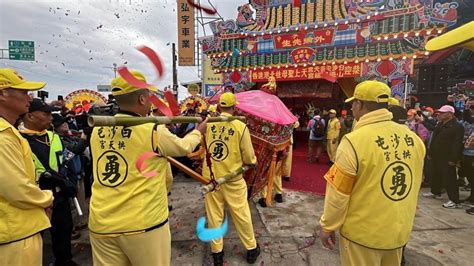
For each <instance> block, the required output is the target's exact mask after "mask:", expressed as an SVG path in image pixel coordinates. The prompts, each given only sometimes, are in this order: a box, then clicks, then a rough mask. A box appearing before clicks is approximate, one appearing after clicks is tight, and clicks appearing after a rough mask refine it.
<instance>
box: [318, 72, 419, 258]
mask: <svg viewBox="0 0 474 266" xmlns="http://www.w3.org/2000/svg"><path fill="white" fill-rule="evenodd" d="M390 94H391V92H390V88H389V87H388V86H387V85H386V84H384V83H381V82H378V81H365V82H362V83H360V84H359V85H357V87H356V89H355V92H354V97H352V98H350V99H348V100H347V102H352V111H353V113H354V117H355V118H356V119H357V121H358V123H357V125H356V126H355V128H354V131H353V132H351V133H349V134H347V135H345V136H344V137H343V139H342V140H341V143H340V145H339V148H338V150H337V154H336V161H335V163H334V165H333V166H332V168H331V169H330V170H329V172H328V173H327V174H326V175H325V176H324V178H325V179H326V181H327V187H326V197H325V203H324V213H323V215H322V216H321V220H320V225H321V232H320V239H321V242H322V244H323V245H324V246H325V247H327V248H330V249H333V248H334V246H335V231H336V230H339V231H340V235H341V237H340V241H339V252H340V257H341V261H342V265H400V262H401V256H402V248H403V246H405V245H406V244H407V242H408V239H409V237H410V233H411V230H412V227H413V221H414V219H415V211H416V203H417V199H418V192H419V189H420V185H421V180H422V170H423V159H424V157H425V145H424V144H423V142H422V141H421V139H420V138H418V137H417V136H416V134H415V133H413V132H411V131H410V130H409V129H408V128H407V127H406V126H404V125H400V124H397V123H395V122H392V121H391V120H392V114H391V113H390V112H389V111H388V110H387V107H388V104H387V102H388V100H389V97H390Z"/></svg>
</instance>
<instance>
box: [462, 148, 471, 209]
mask: <svg viewBox="0 0 474 266" xmlns="http://www.w3.org/2000/svg"><path fill="white" fill-rule="evenodd" d="M461 168H462V169H463V174H464V176H465V177H467V180H468V181H469V185H470V186H471V196H470V197H469V199H470V201H471V202H473V201H474V197H473V196H474V194H473V193H474V192H473V191H474V156H466V155H464V156H463V159H462V163H461Z"/></svg>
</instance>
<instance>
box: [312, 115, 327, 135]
mask: <svg viewBox="0 0 474 266" xmlns="http://www.w3.org/2000/svg"><path fill="white" fill-rule="evenodd" d="M313 120H314V123H313V125H312V127H311V131H313V134H314V136H315V137H316V138H321V137H324V124H323V122H321V119H318V120H316V119H314V118H313Z"/></svg>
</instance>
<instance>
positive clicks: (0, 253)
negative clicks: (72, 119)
mask: <svg viewBox="0 0 474 266" xmlns="http://www.w3.org/2000/svg"><path fill="white" fill-rule="evenodd" d="M45 85H46V84H45V83H44V82H31V81H26V80H24V79H23V78H22V77H21V76H20V75H18V73H16V72H15V71H14V70H13V69H6V68H1V69H0V147H1V149H0V169H2V170H1V171H0V184H1V185H0V213H1V218H0V265H38V266H39V265H42V263H43V259H42V257H43V240H42V239H41V235H40V232H41V231H43V230H45V229H47V228H49V227H50V226H51V225H50V222H49V219H48V216H47V215H46V212H45V209H47V208H49V207H51V204H52V203H53V194H52V192H51V191H43V190H41V189H40V188H39V187H38V186H37V181H38V180H36V173H35V166H34V164H33V159H32V153H31V149H30V146H29V145H28V142H27V141H26V140H25V139H24V138H22V137H21V135H20V133H19V132H18V131H17V130H16V129H15V127H14V126H13V125H14V124H15V122H16V120H17V119H18V118H19V116H20V115H21V114H24V113H27V112H28V106H29V104H30V102H31V98H30V96H29V95H28V92H29V91H33V90H39V89H41V88H43V87H44V86H45Z"/></svg>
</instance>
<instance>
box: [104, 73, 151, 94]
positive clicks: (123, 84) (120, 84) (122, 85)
mask: <svg viewBox="0 0 474 266" xmlns="http://www.w3.org/2000/svg"><path fill="white" fill-rule="evenodd" d="M130 73H131V74H132V75H133V76H134V77H135V78H136V79H138V80H141V81H143V82H146V79H145V76H144V75H143V74H142V73H140V72H138V71H136V70H132V71H130ZM110 86H111V87H112V95H113V96H117V95H122V94H127V93H131V92H134V91H137V90H150V91H152V92H157V91H158V89H157V88H156V87H151V88H137V87H134V86H132V85H130V84H129V83H128V82H127V81H126V80H125V79H124V78H122V77H116V78H114V79H113V80H112V83H111V84H110Z"/></svg>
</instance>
